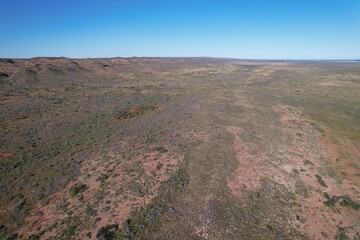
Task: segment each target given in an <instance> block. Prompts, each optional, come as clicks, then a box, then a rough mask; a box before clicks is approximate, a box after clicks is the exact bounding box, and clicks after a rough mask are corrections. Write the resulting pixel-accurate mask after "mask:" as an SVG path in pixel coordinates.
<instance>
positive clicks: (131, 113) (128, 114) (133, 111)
mask: <svg viewBox="0 0 360 240" xmlns="http://www.w3.org/2000/svg"><path fill="white" fill-rule="evenodd" d="M159 109H160V107H158V106H138V107H133V108H130V109H127V110H123V111H121V112H120V114H119V117H118V120H119V121H124V120H126V119H130V118H134V117H136V116H138V115H139V114H144V113H147V112H151V111H156V110H159Z"/></svg>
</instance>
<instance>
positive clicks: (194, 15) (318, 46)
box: [0, 0, 360, 59]
mask: <svg viewBox="0 0 360 240" xmlns="http://www.w3.org/2000/svg"><path fill="white" fill-rule="evenodd" d="M0 9H1V11H0V57H3V58H5V57H6V58H28V57H35V56H65V57H73V58H86V57H116V56H121V57H130V56H138V57H140V56H148V57H154V56H159V57H183V56H188V57H192V56H209V57H234V58H251V59H360V0H268V1H265V0H237V1H232V0H230V1H227V0H207V1H196V0H176V1H175V0H174V1H172V0H167V1H165V0H164V1H160V0H153V1H151V0H148V1H145V0H123V1H122V0H107V1H106V0H103V1H100V0H97V1H95V0H0Z"/></svg>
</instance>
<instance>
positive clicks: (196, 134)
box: [0, 58, 360, 239]
mask: <svg viewBox="0 0 360 240" xmlns="http://www.w3.org/2000/svg"><path fill="white" fill-rule="evenodd" d="M0 109H1V111H0V118H1V121H0V130H1V136H0V193H1V195H0V239H360V214H359V209H360V63H356V62H353V63H350V62H349V63H341V62H327V63H325V62H280V61H272V62H271V61H267V62H261V61H241V60H232V59H211V58H173V59H172V58H112V59H67V58H34V59H22V60H21V59H16V60H11V59H0Z"/></svg>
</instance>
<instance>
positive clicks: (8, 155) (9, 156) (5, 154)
mask: <svg viewBox="0 0 360 240" xmlns="http://www.w3.org/2000/svg"><path fill="white" fill-rule="evenodd" d="M0 156H1V157H3V158H11V157H12V154H11V153H1V154H0Z"/></svg>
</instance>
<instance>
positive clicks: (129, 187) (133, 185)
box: [19, 142, 184, 239]
mask: <svg viewBox="0 0 360 240" xmlns="http://www.w3.org/2000/svg"><path fill="white" fill-rule="evenodd" d="M158 148H159V147H157V146H147V145H145V144H141V143H132V144H129V143H128V142H123V143H121V144H120V145H119V146H118V147H117V148H114V149H111V150H109V151H107V152H104V153H102V154H99V155H97V156H94V157H92V158H91V159H89V160H88V161H86V162H85V163H84V164H83V165H82V168H81V171H80V175H79V177H78V178H77V179H76V180H74V181H73V182H71V183H70V184H69V185H68V186H67V187H66V188H64V189H63V190H61V191H59V192H57V193H55V194H54V195H53V196H51V197H50V198H49V199H48V201H45V202H40V203H39V204H38V205H37V206H35V207H34V208H33V209H32V211H31V213H29V215H28V217H27V218H26V220H25V225H24V226H23V227H22V229H21V230H20V231H19V234H20V236H21V237H24V238H26V237H29V236H31V235H33V234H37V233H39V232H42V231H44V234H42V236H41V239H48V238H51V237H53V236H62V235H61V234H63V232H64V231H66V228H67V227H69V226H66V224H59V223H60V222H64V223H67V222H70V221H72V219H73V216H77V217H79V218H80V219H82V221H83V223H82V224H81V225H79V226H77V228H76V230H75V231H74V237H75V238H76V239H96V234H97V232H98V231H99V229H100V228H101V227H105V226H107V225H110V224H119V225H121V224H122V223H123V222H124V221H125V220H127V219H128V217H129V215H130V214H131V212H132V211H136V210H137V209H140V208H141V207H144V206H146V205H147V204H149V203H150V202H151V200H152V199H153V198H154V197H155V196H156V195H157V192H158V188H159V187H160V184H161V183H162V182H163V181H166V180H167V179H169V177H170V176H171V175H172V174H173V173H174V172H175V171H176V170H177V167H178V164H179V163H180V162H181V161H183V159H184V157H183V155H182V154H180V153H179V151H178V150H177V149H176V148H174V147H173V146H171V145H169V146H163V147H162V148H161V149H166V151H165V150H164V151H159V150H157V149H158ZM77 184H84V185H86V189H85V190H84V191H82V192H80V193H76V194H75V195H74V194H72V193H71V189H72V188H73V187H74V186H75V185H77ZM39 212H41V214H38V213H39ZM89 214H90V215H89ZM70 223H71V222H70Z"/></svg>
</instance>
